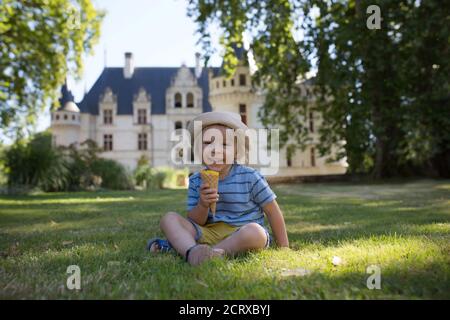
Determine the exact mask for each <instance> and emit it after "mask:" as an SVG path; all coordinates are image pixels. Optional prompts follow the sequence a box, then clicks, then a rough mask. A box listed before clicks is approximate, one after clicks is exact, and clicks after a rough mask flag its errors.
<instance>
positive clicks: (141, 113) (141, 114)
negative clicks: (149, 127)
mask: <svg viewBox="0 0 450 320" xmlns="http://www.w3.org/2000/svg"><path fill="white" fill-rule="evenodd" d="M146 123H147V110H146V109H138V124H146Z"/></svg>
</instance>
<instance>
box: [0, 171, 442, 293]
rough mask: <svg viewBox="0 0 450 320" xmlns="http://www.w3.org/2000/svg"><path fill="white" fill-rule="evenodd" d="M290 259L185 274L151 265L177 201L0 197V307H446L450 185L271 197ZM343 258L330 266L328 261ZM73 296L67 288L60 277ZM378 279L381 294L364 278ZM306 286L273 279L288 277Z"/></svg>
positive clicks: (171, 262)
mask: <svg viewBox="0 0 450 320" xmlns="http://www.w3.org/2000/svg"><path fill="white" fill-rule="evenodd" d="M274 190H275V192H276V193H277V195H278V202H279V204H280V206H281V208H282V210H283V212H284V215H285V219H286V223H287V229H288V234H289V239H290V242H291V250H274V249H270V250H266V251H263V252H259V253H250V254H247V255H244V256H241V257H239V258H237V259H225V260H223V261H210V262H208V263H206V264H204V265H202V266H200V267H198V268H193V267H190V266H189V265H187V264H186V263H184V262H183V261H182V259H181V258H179V257H177V256H176V255H174V254H162V255H157V256H154V255H150V254H149V253H148V252H146V251H145V244H146V240H147V239H148V238H150V237H153V236H156V235H161V232H160V231H159V228H158V221H159V218H160V217H161V216H162V215H163V214H164V213H165V212H167V211H169V210H176V211H178V212H182V213H183V214H184V213H185V211H184V208H185V205H184V203H185V191H184V190H162V191H154V192H131V191H130V192H102V193H89V192H86V193H58V194H37V195H32V196H21V197H7V196H2V197H0V253H1V257H0V298H3V299H5V298H8V299H9V298H34V299H47V298H50V299H60V298H62V299H80V298H94V299H97V298H99V299H105V298H113V299H386V298H387V299H405V298H406V299H430V298H438V299H449V298H450V209H449V208H450V200H449V199H450V181H448V180H447V181H442V180H441V181H431V180H427V181H413V182H406V183H391V184H301V185H279V186H276V187H274ZM333 256H338V257H341V258H342V261H343V263H342V264H341V265H338V266H334V265H333V264H332V263H331V260H332V257H333ZM73 264H75V265H78V266H79V267H80V268H81V286H82V290H80V291H70V290H68V289H67V288H66V280H67V277H68V274H66V269H67V267H68V266H69V265H73ZM371 264H376V265H378V266H380V268H381V289H380V290H369V289H368V288H367V287H366V279H367V277H368V276H369V274H367V273H366V267H367V266H368V265H371ZM296 268H303V269H306V270H308V271H310V274H308V275H306V276H290V277H288V276H284V275H283V272H284V271H286V270H290V269H296Z"/></svg>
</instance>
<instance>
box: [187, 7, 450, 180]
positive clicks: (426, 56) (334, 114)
mask: <svg viewBox="0 0 450 320" xmlns="http://www.w3.org/2000/svg"><path fill="white" fill-rule="evenodd" d="M369 5H377V6H378V7H379V8H380V9H381V15H382V17H381V18H382V19H381V28H380V29H374V30H370V29H369V28H368V27H367V19H368V18H369V15H368V14H367V12H366V9H367V8H368V7H369ZM449 7H450V4H449V3H448V2H442V1H437V0H429V1H415V0H400V1H388V0H378V1H372V0H371V1H366V0H347V1H342V0H331V1H322V0H292V1H289V0H262V1H252V0H246V1H238V0H229V1H218V0H216V1H214V0H210V1H205V0H191V1H190V6H189V12H188V15H189V16H191V17H192V18H193V19H194V21H196V22H197V23H198V25H199V28H198V32H199V34H200V36H201V40H202V42H203V43H204V45H207V44H208V43H209V29H208V28H209V26H210V25H212V24H214V23H218V24H219V26H220V28H221V29H222V31H223V38H224V40H223V41H222V43H223V45H224V46H226V47H227V48H228V47H231V46H232V43H233V42H235V41H241V40H242V32H244V31H245V32H247V33H248V34H249V35H250V38H251V39H250V48H251V50H252V51H253V53H254V55H255V59H256V63H257V67H258V70H257V72H256V74H255V80H256V82H257V83H258V85H260V86H262V87H263V88H264V89H265V90H266V97H267V98H266V102H265V104H264V106H263V108H262V110H261V112H260V117H261V120H262V121H263V123H265V124H271V125H276V126H279V127H280V129H281V135H280V137H281V141H280V143H281V145H282V146H283V145H286V144H291V143H294V144H296V145H297V146H298V147H302V146H304V144H305V143H306V142H307V140H306V139H307V137H306V135H305V128H304V122H302V121H301V120H302V117H293V116H292V115H295V114H300V115H302V114H303V115H304V114H305V112H306V110H307V107H308V106H307V103H305V101H303V100H302V98H301V96H300V92H299V90H300V87H299V85H298V83H297V80H298V79H305V78H306V74H307V73H308V72H310V71H312V70H315V69H316V72H317V74H316V77H315V78H314V89H315V94H316V96H317V98H318V100H317V103H316V104H315V106H314V108H315V109H316V110H318V111H320V112H321V114H322V117H323V125H322V127H321V129H320V133H321V141H320V145H319V152H320V154H321V155H327V156H329V157H330V156H331V155H332V154H333V153H332V151H336V152H335V154H336V157H337V159H339V158H342V157H346V158H347V161H348V162H349V165H350V168H349V170H350V172H371V173H372V174H373V176H374V177H376V178H379V177H387V176H393V175H398V174H403V173H407V174H411V173H417V172H419V173H420V172H423V171H429V169H430V168H431V167H432V168H434V169H435V170H436V171H437V172H438V173H439V174H440V175H445V174H446V173H447V174H448V172H449V171H450V170H449V168H448V163H450V161H449V160H450V156H449V149H450V145H449V143H450V142H449V141H450V134H449V132H448V129H446V128H448V127H449V121H450V108H449V106H448V102H449V92H450V90H449V77H448V74H450V73H449V71H450V70H449V66H450V59H449V54H448V47H449V34H450V32H449V23H446V22H448V21H449V11H450V10H449ZM299 35H300V36H299ZM228 51H229V50H228V49H227V50H226V52H228ZM209 53H210V52H208V51H207V52H206V54H209ZM224 60H225V61H224V63H226V64H228V66H227V68H226V70H228V71H227V72H229V73H232V72H233V70H234V65H233V64H232V63H230V59H224ZM341 141H345V144H342V145H341V148H340V149H338V150H333V148H334V147H335V146H339V142H341ZM333 146H334V147H333ZM337 159H334V160H337Z"/></svg>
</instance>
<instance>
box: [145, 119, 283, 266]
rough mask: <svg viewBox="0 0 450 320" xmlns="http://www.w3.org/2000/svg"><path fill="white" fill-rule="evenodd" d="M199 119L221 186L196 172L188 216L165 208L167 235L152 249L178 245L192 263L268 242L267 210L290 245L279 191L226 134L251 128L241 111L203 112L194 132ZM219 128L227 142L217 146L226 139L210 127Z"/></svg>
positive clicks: (276, 232) (279, 239)
mask: <svg viewBox="0 0 450 320" xmlns="http://www.w3.org/2000/svg"><path fill="white" fill-rule="evenodd" d="M194 121H202V132H201V138H202V151H204V150H205V149H207V148H212V150H213V152H211V154H212V155H213V156H212V157H209V158H208V159H206V158H205V157H202V161H203V163H204V164H206V167H205V169H206V168H207V169H209V170H214V171H217V172H219V186H218V190H216V189H213V188H210V186H209V185H208V184H206V183H203V182H202V180H201V177H200V173H199V172H196V173H194V174H193V175H191V177H190V178H189V189H188V206H187V211H188V214H187V218H184V217H182V216H181V215H179V214H178V213H175V212H168V213H166V214H165V215H164V216H163V217H162V219H161V222H160V226H161V229H162V231H163V232H164V234H165V235H166V237H167V239H168V241H165V240H161V239H151V240H150V241H149V244H148V249H149V250H150V251H151V252H158V251H166V250H170V249H171V248H172V247H173V248H174V249H175V250H176V251H177V252H178V253H179V254H180V255H182V256H183V257H184V258H185V259H186V261H187V262H188V263H190V264H191V265H198V264H200V263H202V262H204V261H206V260H208V259H211V258H213V257H216V256H223V255H225V254H226V255H230V256H233V255H235V254H237V253H241V252H245V251H248V250H257V249H263V248H267V247H269V245H270V243H271V238H270V236H269V232H268V231H267V229H266V228H265V226H264V213H265V214H266V216H267V218H268V220H269V223H270V226H271V228H272V232H273V234H274V236H275V240H276V243H277V244H278V246H280V247H289V241H288V238H287V233H286V227H285V223H284V218H283V215H282V213H281V210H280V208H279V206H278V204H277V201H276V200H275V198H276V195H275V194H274V193H273V191H272V190H271V188H270V186H269V185H268V183H267V181H266V179H265V178H264V177H263V176H262V175H261V174H260V173H259V172H258V171H257V170H255V169H253V168H250V167H247V166H243V165H240V164H238V163H237V162H236V154H237V148H232V145H233V143H232V141H228V140H227V134H226V130H227V129H233V130H236V129H244V130H245V129H248V128H247V126H246V125H245V124H244V123H243V122H241V120H240V117H239V115H237V114H233V113H230V112H217V111H216V112H206V113H203V114H201V115H199V116H198V117H196V118H195V119H194V120H193V121H192V122H191V123H190V126H189V130H190V132H191V135H192V134H193V131H194V130H193V127H194ZM218 132H219V133H221V136H222V141H223V148H218V146H217V145H215V142H214V141H216V140H217V141H220V140H221V139H215V137H214V138H211V136H214V134H210V133H218ZM193 138H196V137H193ZM199 138H200V137H199ZM228 138H229V137H228ZM205 153H207V152H205ZM203 154H204V153H203V152H202V155H203ZM230 159H232V161H230ZM214 202H216V212H215V214H214V215H213V214H212V213H211V212H210V209H209V206H210V204H212V203H214Z"/></svg>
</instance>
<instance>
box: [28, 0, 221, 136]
mask: <svg viewBox="0 0 450 320" xmlns="http://www.w3.org/2000/svg"><path fill="white" fill-rule="evenodd" d="M93 2H94V4H95V6H96V8H101V9H104V10H106V12H107V14H106V17H105V18H104V20H103V24H102V29H101V37H100V41H99V43H98V44H97V46H96V47H95V53H94V55H91V56H88V57H84V59H83V60H84V74H83V77H82V80H81V81H79V82H75V81H74V80H73V79H72V78H69V79H68V84H69V87H70V89H71V90H72V92H73V94H74V95H75V101H76V102H78V101H80V100H81V99H82V97H83V93H84V90H85V88H86V89H87V90H89V88H90V87H91V86H92V85H93V84H94V82H95V80H96V79H97V78H98V76H99V75H100V73H101V72H102V70H103V68H104V66H105V64H106V66H108V67H121V66H123V64H124V53H125V52H127V51H130V52H133V55H134V61H135V66H136V67H144V66H146V67H148V66H159V67H166V66H172V67H173V66H180V65H181V64H182V63H183V62H184V63H186V64H187V65H188V66H194V65H195V52H197V51H200V48H199V46H196V42H197V40H198V35H196V34H195V29H196V25H195V23H194V22H193V21H192V19H191V18H189V17H188V16H187V15H186V13H187V0H94V1H93ZM212 38H213V40H214V41H216V43H215V45H217V48H218V34H215V35H213V37H212ZM220 63H221V57H220V54H216V55H215V56H213V57H212V58H211V60H210V62H209V64H210V65H213V66H217V65H220ZM49 125H50V114H49V112H46V113H45V114H43V115H42V116H41V117H40V118H39V120H38V128H37V129H38V130H44V129H46V128H47V127H48V126H49Z"/></svg>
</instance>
